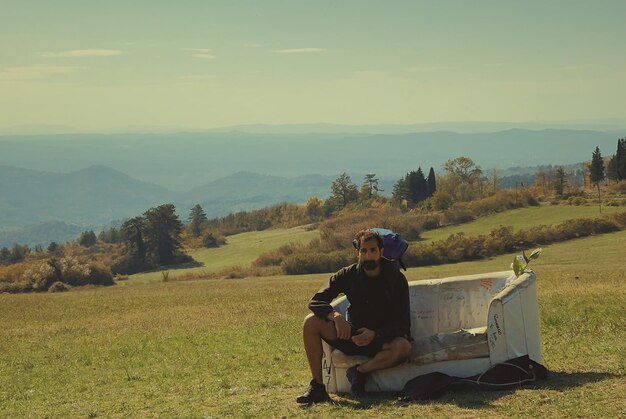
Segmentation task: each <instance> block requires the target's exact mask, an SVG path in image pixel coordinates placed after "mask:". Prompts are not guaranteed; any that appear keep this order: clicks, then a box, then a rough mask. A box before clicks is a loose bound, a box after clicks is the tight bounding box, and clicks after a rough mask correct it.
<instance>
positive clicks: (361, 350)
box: [324, 325, 385, 358]
mask: <svg viewBox="0 0 626 419" xmlns="http://www.w3.org/2000/svg"><path fill="white" fill-rule="evenodd" d="M350 326H352V325H350ZM356 334H358V332H357V331H356V328H355V327H354V326H352V333H351V336H354V335H356ZM324 342H326V343H328V344H329V345H330V346H332V347H333V348H335V349H339V350H340V351H341V352H343V353H344V354H346V355H351V356H352V355H363V356H368V357H370V358H374V356H375V355H376V354H377V353H378V352H380V351H382V350H383V344H384V343H385V342H384V341H382V340H381V339H379V338H374V339H373V340H372V341H371V342H370V344H369V345H366V346H358V345H357V344H356V343H354V342H353V341H352V339H333V340H326V339H324Z"/></svg>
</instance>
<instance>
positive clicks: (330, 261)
mask: <svg viewBox="0 0 626 419" xmlns="http://www.w3.org/2000/svg"><path fill="white" fill-rule="evenodd" d="M353 262H354V253H353V252H351V251H346V250H336V251H333V252H329V253H323V252H316V253H294V254H292V255H289V256H287V257H286V258H285V260H284V261H283V263H282V265H281V266H282V269H283V271H284V272H285V273H286V274H287V275H300V274H310V273H325V272H335V271H337V270H339V269H341V268H342V267H344V266H346V265H350V264H351V263H353Z"/></svg>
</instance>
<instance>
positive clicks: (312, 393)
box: [296, 379, 330, 405]
mask: <svg viewBox="0 0 626 419" xmlns="http://www.w3.org/2000/svg"><path fill="white" fill-rule="evenodd" d="M327 401H330V396H329V395H328V393H327V392H326V387H324V384H320V383H318V382H317V381H315V379H313V380H311V384H310V385H309V388H308V389H307V391H306V392H305V393H304V394H303V395H301V396H298V398H297V399H296V403H298V404H302V405H311V404H314V403H324V402H327Z"/></svg>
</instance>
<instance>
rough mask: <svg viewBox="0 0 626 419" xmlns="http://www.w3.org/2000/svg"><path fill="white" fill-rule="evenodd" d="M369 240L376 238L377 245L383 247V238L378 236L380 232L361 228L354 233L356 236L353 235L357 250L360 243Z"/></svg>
mask: <svg viewBox="0 0 626 419" xmlns="http://www.w3.org/2000/svg"><path fill="white" fill-rule="evenodd" d="M369 240H376V244H377V245H378V248H379V249H382V248H383V238H382V237H380V234H378V233H376V232H374V231H370V230H361V231H359V232H358V233H356V236H354V244H355V246H354V247H356V249H357V250H359V249H360V248H361V243H363V242H366V241H369Z"/></svg>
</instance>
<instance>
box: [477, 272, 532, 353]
mask: <svg viewBox="0 0 626 419" xmlns="http://www.w3.org/2000/svg"><path fill="white" fill-rule="evenodd" d="M487 333H488V336H487V337H488V342H489V357H490V359H491V364H492V365H494V364H497V363H500V362H504V361H506V360H507V359H511V358H516V357H518V356H522V355H529V357H530V358H531V359H532V360H534V361H536V362H538V363H542V362H543V359H542V356H541V331H540V323H539V305H538V302H537V288H536V278H535V274H534V272H529V273H525V274H523V275H521V276H520V277H519V278H514V279H513V280H511V281H510V282H509V283H508V284H507V286H506V287H505V288H504V289H503V290H502V291H500V292H499V293H498V294H496V295H495V296H494V297H493V298H492V300H491V302H490V304H489V311H488V315H487Z"/></svg>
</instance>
